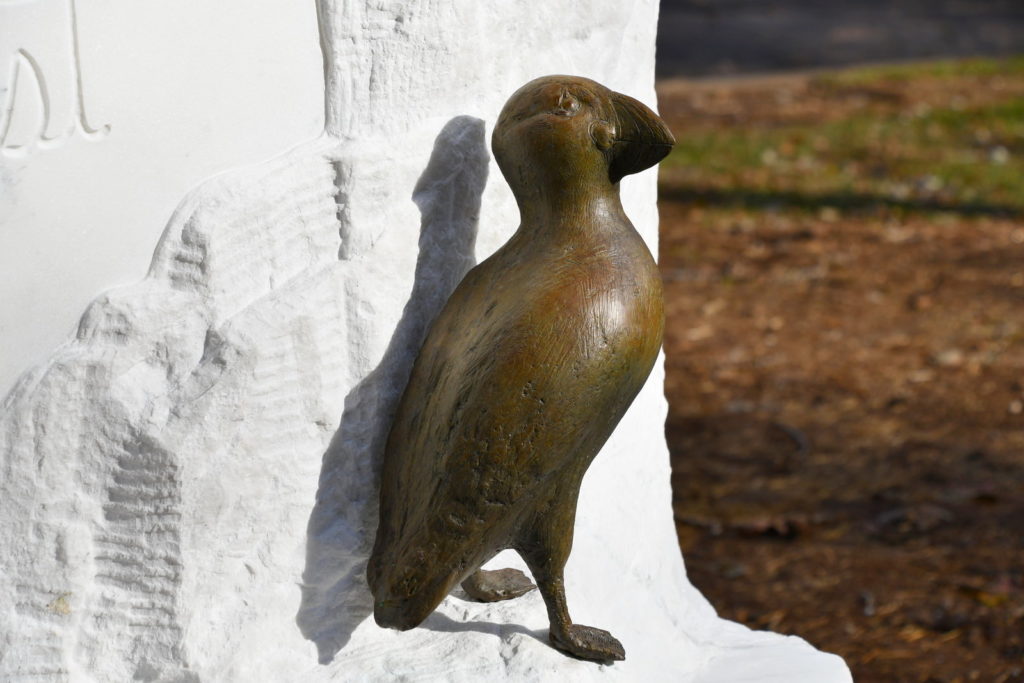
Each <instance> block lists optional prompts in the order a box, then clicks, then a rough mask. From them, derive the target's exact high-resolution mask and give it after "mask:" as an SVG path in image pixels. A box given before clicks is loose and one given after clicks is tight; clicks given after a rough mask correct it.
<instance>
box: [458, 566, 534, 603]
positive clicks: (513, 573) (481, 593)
mask: <svg viewBox="0 0 1024 683" xmlns="http://www.w3.org/2000/svg"><path fill="white" fill-rule="evenodd" d="M534 588H536V586H534V585H533V582H532V581H530V579H528V578H527V577H526V574H524V573H522V572H521V571H519V570H518V569H497V570H494V571H491V570H487V569H477V570H476V571H475V572H473V573H472V574H471V575H470V576H469V578H468V579H466V580H465V581H463V582H462V589H463V590H465V591H466V593H468V594H469V597H471V598H472V599H474V600H476V601H477V602H498V601H499V600H511V599H512V598H518V597H519V596H520V595H526V594H527V593H529V592H530V591H532V590H533V589H534Z"/></svg>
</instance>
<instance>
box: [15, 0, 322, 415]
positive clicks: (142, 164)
mask: <svg viewBox="0 0 1024 683" xmlns="http://www.w3.org/2000/svg"><path fill="white" fill-rule="evenodd" d="M73 9H77V12H74V15H77V16H73V12H72V10H73ZM75 36H77V45H78V50H77V55H78V57H77V59H76V56H75V49H74V48H75V42H76V41H75ZM33 62H34V63H35V64H36V65H37V68H38V73H39V74H40V75H41V79H40V81H39V82H40V83H41V85H42V86H43V89H44V91H45V93H46V96H47V97H48V100H49V105H50V106H49V119H48V121H46V120H44V117H43V110H42V107H41V105H40V98H41V95H40V91H39V88H38V85H37V78H36V73H37V72H36V71H35V70H33V69H32V68H31V66H30V65H31V63H33ZM79 76H80V78H81V82H80V84H79V81H78V77H79ZM12 80H16V83H17V87H12V86H14V85H15V84H14V83H13V82H12ZM8 106H10V107H12V109H13V111H12V116H11V117H10V126H9V128H8V126H7V122H6V121H5V119H6V118H7V117H5V116H4V114H3V113H2V112H3V111H4V110H5V109H6V108H7V107H8ZM76 110H80V111H76ZM108 126H109V131H108V130H107V127H108ZM322 127H323V70H322V68H321V54H320V49H319V45H318V43H317V23H316V10H315V7H314V6H313V4H312V2H294V1H293V0H218V1H217V2H208V1H207V0H177V1H176V2H157V1H156V0H77V2H74V0H14V1H12V0H0V138H2V139H3V142H2V145H0V396H2V395H4V394H6V393H7V392H8V390H9V389H10V388H11V385H12V384H13V383H14V381H15V379H16V378H17V376H18V375H19V374H20V373H21V372H23V371H24V370H25V369H26V368H28V367H29V366H30V365H33V364H35V363H38V362H40V361H42V360H44V359H45V358H46V357H47V356H48V355H49V353H50V352H51V351H52V349H53V348H55V347H56V346H57V345H58V344H60V343H61V342H62V341H64V339H65V338H66V337H67V336H68V335H69V334H70V333H71V332H72V330H73V329H74V327H75V325H76V324H77V322H78V318H79V317H80V316H81V314H82V311H83V310H84V308H85V306H86V305H87V304H88V303H89V302H90V301H91V300H92V299H93V298H94V297H95V296H96V294H97V292H100V291H103V290H105V289H107V288H109V287H111V286H114V285H119V284H126V283H131V282H135V281H138V280H139V279H141V278H142V277H143V276H144V275H145V273H146V269H147V267H148V266H149V262H150V258H151V257H152V254H153V245H154V244H155V243H156V240H157V238H158V237H159V236H160V234H161V233H162V232H163V229H164V227H165V226H166V224H167V219H168V218H169V216H170V215H171V213H172V212H173V211H174V208H175V207H176V206H177V205H178V203H179V202H180V201H181V198H182V197H183V196H184V195H185V193H186V192H187V191H188V190H189V189H190V188H192V187H194V186H195V185H197V184H198V183H200V182H202V181H203V180H204V179H206V178H208V177H209V176H211V175H212V174H214V173H218V172H221V171H224V170H226V169H229V168H232V167H234V166H238V165H240V164H247V163H253V162H258V161H262V160H264V159H267V158H269V157H271V156H274V155H276V154H279V153H281V152H282V151H284V150H285V149H287V148H288V147H290V146H292V145H295V144H296V143H298V142H301V141H303V140H308V139H310V138H312V137H314V136H316V135H317V134H319V132H320V130H321V129H322ZM5 128H6V129H7V135H6V136H4V135H2V134H3V131H4V130H5ZM41 128H43V130H40V129H41ZM90 130H95V131H96V132H95V133H90V132H89V131H90ZM40 135H42V136H44V137H49V138H54V139H53V140H50V141H40V139H39V138H40Z"/></svg>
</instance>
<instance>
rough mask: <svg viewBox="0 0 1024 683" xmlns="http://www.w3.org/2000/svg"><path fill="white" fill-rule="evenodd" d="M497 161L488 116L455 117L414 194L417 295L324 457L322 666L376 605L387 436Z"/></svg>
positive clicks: (319, 581)
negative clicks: (372, 565)
mask: <svg viewBox="0 0 1024 683" xmlns="http://www.w3.org/2000/svg"><path fill="white" fill-rule="evenodd" d="M489 162H490V154H489V153H488V152H487V143H486V140H485V137H484V122H483V121H481V120H480V119H477V118H473V117H471V116H458V117H455V118H453V119H452V120H451V121H449V122H448V123H447V124H446V125H445V126H444V128H442V130H441V132H440V133H439V134H438V136H437V139H436V140H435V142H434V149H433V153H432V154H431V156H430V161H429V162H428V164H427V167H426V168H425V169H424V171H423V174H422V175H421V176H420V179H419V181H418V182H417V183H416V188H415V190H414V192H413V196H412V200H413V202H415V204H416V206H417V207H418V208H419V210H420V213H421V216H422V219H421V221H420V237H419V256H418V258H417V261H416V274H415V279H414V281H413V288H412V293H411V294H410V296H409V300H408V302H407V303H406V304H405V307H404V308H403V310H402V317H401V319H400V320H399V322H398V325H397V326H396V327H395V330H394V333H393V334H392V336H391V341H390V342H389V343H388V346H387V350H386V351H385V352H384V356H383V357H382V358H381V360H380V363H379V364H378V365H377V367H376V368H374V369H373V370H372V371H371V372H370V373H369V374H368V375H367V376H366V378H365V379H363V380H362V381H360V382H359V384H357V385H356V386H355V388H353V389H352V391H351V392H349V394H348V396H347V397H346V398H345V409H344V412H343V413H342V416H341V424H340V425H339V426H338V430H337V431H336V432H335V434H334V437H333V438H332V439H331V444H330V446H328V448H327V451H326V452H325V453H324V456H323V468H322V470H321V474H320V484H319V489H318V491H317V495H316V504H315V506H314V507H313V512H312V515H311V516H310V519H309V529H308V532H307V541H306V569H305V571H304V572H303V575H302V585H303V588H302V605H301V607H300V609H299V614H298V616H297V617H296V622H297V623H298V625H299V628H300V629H301V630H302V633H303V635H304V636H306V638H308V639H310V640H312V641H313V642H315V643H316V646H317V650H318V652H319V660H320V662H321V663H322V664H323V663H327V662H330V661H331V660H332V659H333V658H334V656H335V655H336V654H337V653H338V651H340V650H341V649H342V648H343V647H344V646H345V644H346V643H348V641H349V638H350V637H351V634H352V631H353V630H354V629H355V628H356V626H358V625H359V624H360V623H362V622H363V621H364V620H365V619H366V618H367V617H368V616H369V615H370V614H371V613H372V611H373V605H372V596H371V595H370V591H369V588H368V587H367V585H366V576H365V574H366V560H367V557H368V556H369V554H370V549H371V548H372V546H373V538H374V534H375V533H376V528H377V490H378V486H377V485H376V482H377V479H378V477H379V475H380V462H381V458H382V456H383V448H384V441H385V440H386V438H387V433H388V430H389V428H390V426H391V418H392V416H393V415H394V412H395V407H396V404H397V402H398V399H399V397H400V396H401V393H402V390H403V389H404V388H405V384H406V382H407V381H408V379H409V373H410V372H411V370H412V363H413V361H414V360H415V358H416V354H417V352H418V351H419V348H420V345H421V344H422V343H423V338H424V337H425V336H426V332H427V329H428V328H429V325H430V323H431V322H432V321H433V319H434V317H436V315H437V313H438V312H440V310H441V307H442V306H444V303H445V301H447V299H448V296H449V295H450V294H451V292H452V290H454V289H455V286H456V285H457V284H458V283H459V281H460V280H461V279H462V277H463V276H464V275H465V273H466V272H467V271H468V270H469V269H470V268H471V267H473V265H474V264H475V257H474V252H475V248H476V234H477V222H478V220H479V216H480V203H481V196H482V195H483V191H484V187H485V186H486V184H487V171H488V164H489ZM371 473H372V474H371ZM371 484H372V485H371Z"/></svg>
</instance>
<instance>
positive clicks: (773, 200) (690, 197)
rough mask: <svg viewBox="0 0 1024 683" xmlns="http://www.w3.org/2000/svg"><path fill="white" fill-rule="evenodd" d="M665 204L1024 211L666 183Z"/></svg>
mask: <svg viewBox="0 0 1024 683" xmlns="http://www.w3.org/2000/svg"><path fill="white" fill-rule="evenodd" d="M658 193H659V196H660V198H661V200H662V201H671V202H685V203H696V204H702V205H705V206H717V207H731V208H742V209H759V210H762V209H783V208H785V209H798V210H817V209H824V208H834V209H837V210H839V211H847V212H853V213H872V212H879V211H885V210H897V211H904V212H908V213H911V212H913V213H953V214H957V215H961V216H992V217H997V218H1019V217H1022V216H1024V208H1022V207H1020V206H1015V205H1013V204H993V203H989V202H957V201H948V200H941V199H926V198H922V199H897V198H895V197H888V196H886V195H881V194H872V193H858V192H820V193H815V192H797V191H792V190H761V189H754V188H746V187H736V188H729V189H719V188H707V187H698V186H690V185H676V184H672V183H671V182H663V183H661V185H660V187H659V188H658Z"/></svg>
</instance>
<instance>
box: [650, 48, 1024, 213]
mask: <svg viewBox="0 0 1024 683" xmlns="http://www.w3.org/2000/svg"><path fill="white" fill-rule="evenodd" d="M992 73H1004V74H1008V75H1011V76H1012V77H1013V80H1014V81H1015V82H1017V83H1020V84H1024V57H1022V58H1018V59H1013V60H981V59H977V60H966V61H960V62H937V63H932V64H927V65H903V66H895V67H871V68H867V69H855V70H852V71H847V72H841V73H839V74H836V75H835V76H834V78H835V79H837V82H839V81H843V82H850V80H851V79H852V80H854V81H857V82H858V83H861V84H863V85H869V86H872V87H882V82H883V81H886V80H888V81H892V80H893V79H903V78H907V79H909V78H914V79H918V83H920V82H921V81H924V80H926V79H935V78H946V77H947V76H949V75H955V76H964V75H976V74H992ZM965 83H967V85H965V87H984V86H983V85H976V84H974V85H972V83H973V82H972V81H971V80H970V79H968V80H967V81H965ZM1019 91H1020V89H1018V91H1017V92H1019ZM937 99H938V100H939V101H940V102H942V103H943V105H942V106H935V105H934V104H929V103H928V102H924V101H918V102H916V103H914V102H910V101H907V102H904V103H903V104H902V105H900V106H898V107H888V108H884V109H870V108H862V109H859V110H854V111H851V112H848V113H847V114H846V115H845V116H843V117H841V118H838V119H836V120H831V121H828V122H825V123H814V122H811V123H790V124H786V125H782V126H777V125H771V124H762V123H758V122H750V123H743V122H739V123H735V124H730V125H712V126H707V125H705V126H703V127H699V126H698V127H695V128H694V129H691V130H684V131H680V134H679V135H677V139H678V144H677V145H676V148H675V149H674V150H673V152H672V154H671V155H670V156H669V158H668V159H667V168H666V170H667V171H668V172H667V173H666V184H667V185H670V186H674V187H676V188H677V189H678V188H679V187H680V186H682V187H686V188H689V190H690V191H693V190H697V191H705V192H709V193H717V194H718V195H719V196H722V195H723V193H731V194H732V195H735V196H739V195H740V194H743V193H746V194H747V195H749V196H751V197H769V196H771V195H772V194H773V193H774V194H776V195H778V197H779V198H780V201H781V202H782V203H783V204H785V205H787V206H793V203H792V202H793V201H794V199H795V198H798V197H799V196H801V195H806V196H810V197H820V196H827V197H829V198H830V199H829V201H831V202H832V203H833V204H836V205H840V206H850V207H855V206H858V205H860V204H865V203H866V204H872V203H873V202H883V203H888V204H891V205H901V206H903V208H907V209H914V208H918V209H921V210H938V211H957V210H959V209H963V211H962V212H963V213H968V214H969V213H984V212H986V211H985V208H986V207H988V208H989V209H991V211H989V212H991V213H1010V214H1018V213H1024V96H1021V95H1019V94H1016V95H1015V94H1013V92H1010V93H1008V94H1007V95H1006V97H1005V98H1004V97H994V98H992V97H990V98H986V99H984V100H983V101H980V102H978V101H977V100H974V102H975V103H974V104H970V105H965V104H964V103H963V101H958V100H957V98H950V97H942V98H937ZM963 100H964V101H971V100H968V99H967V98H963ZM787 198H788V199H787ZM861 199H862V200H865V201H859V200H861ZM765 201H767V200H765ZM811 203H812V204H815V205H818V204H820V203H818V202H811ZM797 205H799V202H797ZM797 208H798V207H797Z"/></svg>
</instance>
